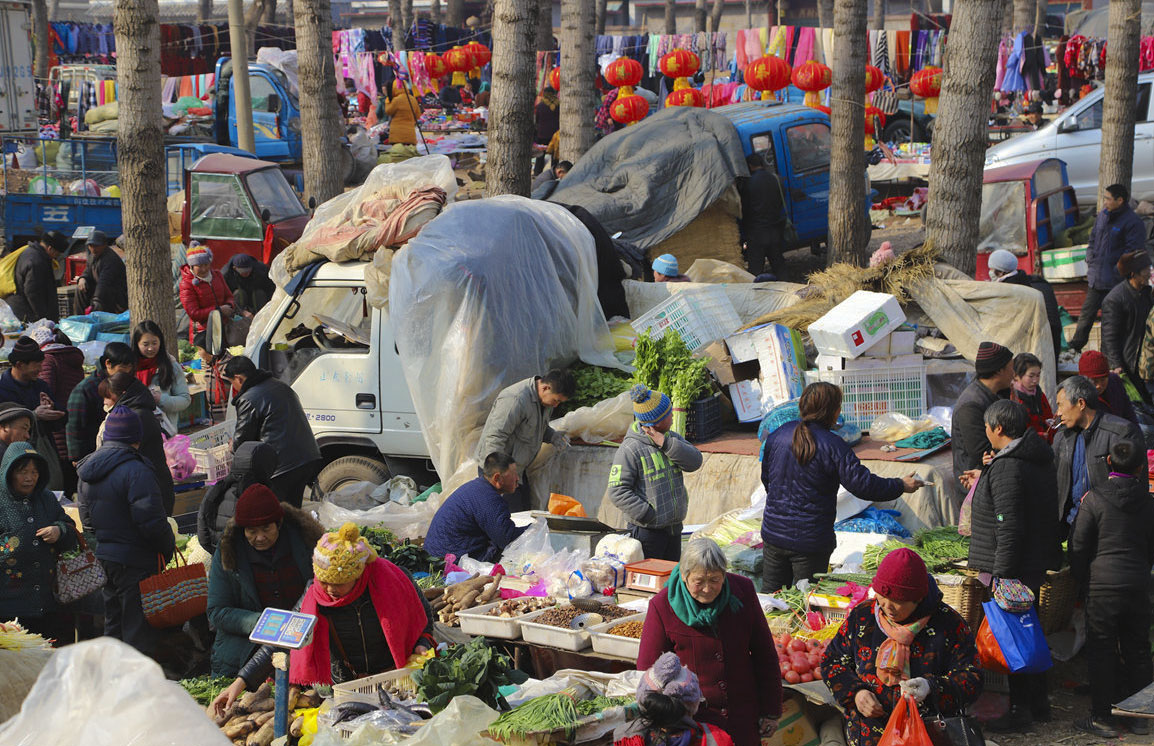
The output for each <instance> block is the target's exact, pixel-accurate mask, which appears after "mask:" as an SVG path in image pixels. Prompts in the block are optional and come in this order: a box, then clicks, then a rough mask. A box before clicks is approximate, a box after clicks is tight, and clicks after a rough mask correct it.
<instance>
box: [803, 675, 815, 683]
mask: <svg viewBox="0 0 1154 746" xmlns="http://www.w3.org/2000/svg"><path fill="white" fill-rule="evenodd" d="M801 680H802V683H808V682H810V681H813V674H810V673H803V674H802V675H801Z"/></svg>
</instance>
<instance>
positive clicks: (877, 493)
mask: <svg viewBox="0 0 1154 746" xmlns="http://www.w3.org/2000/svg"><path fill="white" fill-rule="evenodd" d="M799 425H800V423H798V422H789V423H786V424H785V425H782V426H781V427H779V428H778V429H777V430H775V431H774V432H773V434H772V435H770V436H769V438H768V440H766V442H765V459H764V460H763V461H762V462H761V483H762V484H764V485H765V493H766V498H765V517H764V518H763V519H762V522H761V538H762V539H763V540H765V543H767V544H772V545H773V546H775V547H778V548H780V549H787V550H789V551H792V552H806V553H817V552H830V551H833V549H834V547H835V546H836V545H837V542H836V539H835V538H834V535H833V524H834V517H835V515H836V513H837V488H838V485H839V484H841V485H844V486H845V488H846V489H847V490H849V491H850V492H852V493H853V494H854V495H855V496H857V497H860V498H861V499H862V500H871V501H874V502H886V501H889V500H896V499H897V498H898V497H900V496H901V494H902V480H900V479H885V478H882V477H878V476H875V475H874V474H873V473H872V472H871V471H870V470H869V469H867V468H865V467H864V466H862V463H861V461H859V460H858V457H857V456H856V455H854V452H853V449H852V448H850V447H849V446H848V445H846V442H845V441H844V440H842V439H841V438H839V437H838V436H836V435H834V434H833V433H831V432H830V431H829V430H828V429H827V428H825V427H823V426H822V425H819V424H817V423H816V422H810V423H808V424H807V425H806V426H807V427H808V428H809V429H810V432H811V433H813V439H814V441H816V442H817V454H816V455H815V456H814V457H813V460H812V461H810V462H809V463H808V464H806V465H805V466H801V465H800V464H798V463H797V458H795V457H794V455H793V451H792V450H791V448H790V446H791V444H792V443H793V431H794V430H795V429H797V427H798V426H799Z"/></svg>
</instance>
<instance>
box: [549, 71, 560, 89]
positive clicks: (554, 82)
mask: <svg viewBox="0 0 1154 746" xmlns="http://www.w3.org/2000/svg"><path fill="white" fill-rule="evenodd" d="M549 87H550V88H552V89H553V90H555V91H559V90H561V68H559V67H555V68H553V69H552V70H550V71H549Z"/></svg>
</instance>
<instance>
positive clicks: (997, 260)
mask: <svg viewBox="0 0 1154 746" xmlns="http://www.w3.org/2000/svg"><path fill="white" fill-rule="evenodd" d="M987 266H988V267H989V268H990V269H992V270H996V271H998V272H1001V273H1002V274H1005V275H1008V274H1010V273H1011V272H1013V271H1014V270H1016V269H1017V268H1018V257H1016V256H1014V254H1013V253H1012V252H1009V251H1006V250H1005V249H997V250H996V251H993V252H991V253H990V259H989V263H988V264H987Z"/></svg>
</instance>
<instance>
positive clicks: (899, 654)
mask: <svg viewBox="0 0 1154 746" xmlns="http://www.w3.org/2000/svg"><path fill="white" fill-rule="evenodd" d="M874 619H875V620H877V623H878V626H879V627H881V629H882V632H885V633H886V638H887V639H886V641H885V642H883V643H882V644H881V647H880V648H878V655H877V661H876V663H875V664H874V667H875V668H876V669H877V673H878V678H879V679H881V682H882V683H883V684H885V685H886V686H894V685H895V684H898V683H899V682H902V681H905V680H906V679H908V678H909V677H910V645H911V644H912V643H913V641H914V638H915V637H917V636H918V633H919V632H921V631H922V630H923V629H925V626H926V623H927V622H929V621H930V615H929V614H926V615H925V616H924V617H920V618H919V619H917V620H915V621H913V622H910V623H909V624H898V623H897V622H893V621H890V619H889V618H888V617H887V616H886V615H885V614H884V613H883V612H882V609H881V607H880V606H878V604H877V601H874Z"/></svg>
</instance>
